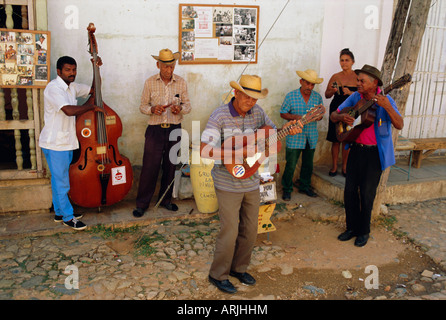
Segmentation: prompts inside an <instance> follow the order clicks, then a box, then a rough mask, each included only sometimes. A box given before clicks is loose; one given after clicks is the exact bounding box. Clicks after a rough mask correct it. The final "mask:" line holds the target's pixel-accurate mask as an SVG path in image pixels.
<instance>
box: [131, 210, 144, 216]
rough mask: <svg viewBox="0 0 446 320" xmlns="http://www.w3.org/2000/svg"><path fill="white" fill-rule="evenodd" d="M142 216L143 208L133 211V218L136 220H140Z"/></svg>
mask: <svg viewBox="0 0 446 320" xmlns="http://www.w3.org/2000/svg"><path fill="white" fill-rule="evenodd" d="M143 215H144V209H143V208H136V209H135V210H133V216H134V217H136V218H141V217H142V216H143Z"/></svg>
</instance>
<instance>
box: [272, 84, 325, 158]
mask: <svg viewBox="0 0 446 320" xmlns="http://www.w3.org/2000/svg"><path fill="white" fill-rule="evenodd" d="M320 104H322V97H321V95H320V94H319V93H317V92H315V91H314V90H312V91H311V95H310V99H309V100H308V103H305V100H304V98H303V97H302V94H301V93H300V88H299V89H296V90H293V91H291V92H290V93H288V94H287V95H286V97H285V100H284V101H283V103H282V107H281V108H280V113H290V114H297V115H301V116H303V115H305V114H306V113H307V112H308V111H310V109H311V108H313V107H314V106H317V105H320ZM318 136H319V133H318V131H317V122H316V121H315V122H311V123H308V124H306V125H305V126H304V127H303V129H302V133H298V134H296V135H289V136H287V137H286V147H287V148H290V149H305V145H306V143H307V140H308V143H309V144H310V148H311V149H316V143H317V139H318Z"/></svg>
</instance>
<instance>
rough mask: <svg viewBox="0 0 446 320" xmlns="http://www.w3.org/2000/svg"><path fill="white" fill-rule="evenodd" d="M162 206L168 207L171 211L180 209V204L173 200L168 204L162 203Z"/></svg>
mask: <svg viewBox="0 0 446 320" xmlns="http://www.w3.org/2000/svg"><path fill="white" fill-rule="evenodd" d="M161 206H162V207H164V208H166V209H167V210H169V211H178V206H177V205H176V204H175V203H172V202H169V203H167V204H162V205H161Z"/></svg>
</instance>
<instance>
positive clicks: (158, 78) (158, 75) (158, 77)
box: [156, 73, 177, 83]
mask: <svg viewBox="0 0 446 320" xmlns="http://www.w3.org/2000/svg"><path fill="white" fill-rule="evenodd" d="M156 80H161V81H162V79H161V75H160V74H159V73H158V74H157V75H156ZM173 81H177V79H176V78H175V74H172V79H170V82H169V83H171V82H173Z"/></svg>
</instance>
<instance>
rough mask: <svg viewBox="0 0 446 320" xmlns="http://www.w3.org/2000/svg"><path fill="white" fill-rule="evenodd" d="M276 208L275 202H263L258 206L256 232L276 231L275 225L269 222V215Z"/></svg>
mask: <svg viewBox="0 0 446 320" xmlns="http://www.w3.org/2000/svg"><path fill="white" fill-rule="evenodd" d="M275 208H276V204H275V203H272V204H265V205H263V206H260V208H259V226H258V228H257V233H264V232H271V231H276V227H275V226H274V225H273V223H272V222H271V215H272V214H273V212H274V209H275Z"/></svg>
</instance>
